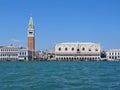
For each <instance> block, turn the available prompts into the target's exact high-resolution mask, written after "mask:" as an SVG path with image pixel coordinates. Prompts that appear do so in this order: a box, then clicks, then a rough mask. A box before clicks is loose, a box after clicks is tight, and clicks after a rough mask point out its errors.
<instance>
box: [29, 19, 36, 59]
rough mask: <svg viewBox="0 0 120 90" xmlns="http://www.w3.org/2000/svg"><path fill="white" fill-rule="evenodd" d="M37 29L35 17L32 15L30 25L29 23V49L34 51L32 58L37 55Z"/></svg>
mask: <svg viewBox="0 0 120 90" xmlns="http://www.w3.org/2000/svg"><path fill="white" fill-rule="evenodd" d="M34 36H35V30H34V24H33V19H32V17H30V20H29V25H28V49H29V50H30V51H32V58H33V59H34V57H35V38H34Z"/></svg>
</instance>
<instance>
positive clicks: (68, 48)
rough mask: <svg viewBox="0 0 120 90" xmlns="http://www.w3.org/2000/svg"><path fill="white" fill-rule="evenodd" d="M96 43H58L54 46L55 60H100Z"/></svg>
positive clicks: (98, 46)
mask: <svg viewBox="0 0 120 90" xmlns="http://www.w3.org/2000/svg"><path fill="white" fill-rule="evenodd" d="M100 51H101V48H100V45H99V44H97V43H60V44H56V46H55V60H100Z"/></svg>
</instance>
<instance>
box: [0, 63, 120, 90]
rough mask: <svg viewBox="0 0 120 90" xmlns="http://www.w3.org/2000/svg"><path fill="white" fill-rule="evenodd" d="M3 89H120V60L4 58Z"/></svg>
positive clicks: (1, 68) (0, 88)
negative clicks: (6, 60) (24, 59)
mask: <svg viewBox="0 0 120 90" xmlns="http://www.w3.org/2000/svg"><path fill="white" fill-rule="evenodd" d="M0 90H120V62H108V61H105V62H97V61H93V62H89V61H87V62H79V61H78V62H77V61H76V62H75V61H68V62H67V61H62V62H59V61H58V62H57V61H52V62H0Z"/></svg>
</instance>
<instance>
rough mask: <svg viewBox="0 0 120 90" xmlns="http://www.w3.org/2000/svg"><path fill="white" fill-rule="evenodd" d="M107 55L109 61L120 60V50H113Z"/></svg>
mask: <svg viewBox="0 0 120 90" xmlns="http://www.w3.org/2000/svg"><path fill="white" fill-rule="evenodd" d="M106 53H107V59H108V60H120V49H111V50H109V51H107V52H106Z"/></svg>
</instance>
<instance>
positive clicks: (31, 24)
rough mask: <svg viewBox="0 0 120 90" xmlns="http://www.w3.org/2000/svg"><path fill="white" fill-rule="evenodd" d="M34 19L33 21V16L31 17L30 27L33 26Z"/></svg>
mask: <svg viewBox="0 0 120 90" xmlns="http://www.w3.org/2000/svg"><path fill="white" fill-rule="evenodd" d="M33 25H34V24H33V19H32V16H31V17H30V20H29V26H33Z"/></svg>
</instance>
